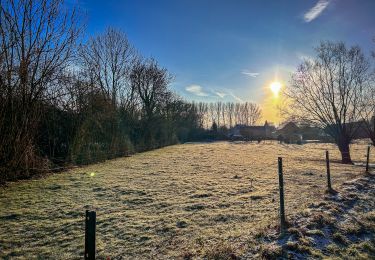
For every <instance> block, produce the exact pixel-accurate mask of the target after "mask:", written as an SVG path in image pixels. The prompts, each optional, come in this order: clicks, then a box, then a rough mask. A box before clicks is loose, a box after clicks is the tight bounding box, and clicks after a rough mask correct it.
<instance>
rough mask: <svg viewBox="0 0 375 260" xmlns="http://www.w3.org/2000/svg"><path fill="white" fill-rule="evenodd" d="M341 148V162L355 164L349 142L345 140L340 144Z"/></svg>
mask: <svg viewBox="0 0 375 260" xmlns="http://www.w3.org/2000/svg"><path fill="white" fill-rule="evenodd" d="M339 150H340V153H341V162H342V163H345V164H353V162H352V159H351V157H350V149H349V143H347V142H345V143H342V144H339Z"/></svg>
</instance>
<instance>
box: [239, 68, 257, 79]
mask: <svg viewBox="0 0 375 260" xmlns="http://www.w3.org/2000/svg"><path fill="white" fill-rule="evenodd" d="M241 73H242V74H244V75H246V76H249V77H252V78H256V77H257V76H259V74H260V73H259V72H251V71H248V70H243V71H241Z"/></svg>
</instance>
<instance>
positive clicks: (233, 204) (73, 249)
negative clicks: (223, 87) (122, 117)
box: [0, 142, 375, 259]
mask: <svg viewBox="0 0 375 260" xmlns="http://www.w3.org/2000/svg"><path fill="white" fill-rule="evenodd" d="M326 149H328V150H330V155H331V159H332V162H331V173H332V183H333V187H334V188H335V189H336V190H338V191H339V192H340V190H341V189H342V188H343V187H344V186H345V185H344V186H343V185H342V184H343V183H344V182H347V181H350V180H353V179H355V178H358V177H360V176H362V175H363V172H364V169H363V167H359V166H353V165H342V164H340V163H338V161H339V158H340V157H339V153H338V150H337V149H336V147H335V146H334V145H331V144H306V145H303V146H299V145H285V144H282V145H280V144H277V143H275V142H268V143H261V144H255V143H228V142H215V143H191V144H183V145H175V146H170V147H166V148H163V149H159V150H155V151H151V152H146V153H142V154H137V155H134V156H132V157H127V158H119V159H115V160H111V161H107V162H105V163H101V164H95V165H90V166H87V167H82V168H78V169H74V170H72V171H69V172H65V173H60V174H53V175H49V176H46V177H45V178H43V179H36V180H28V181H22V182H17V183H12V184H9V185H8V186H7V187H3V188H0V258H6V257H10V258H25V259H30V258H36V257H41V258H46V257H50V258H53V259H55V258H57V259H75V258H77V259H78V258H82V256H83V245H84V241H83V239H84V221H83V217H84V211H85V210H86V209H93V210H96V212H97V254H98V256H99V257H100V258H104V257H107V256H110V257H111V258H116V257H120V256H122V257H123V258H124V259H130V258H134V257H137V259H139V258H150V257H151V258H179V257H185V258H189V257H193V258H200V257H203V256H206V257H215V256H218V255H220V254H223V255H224V256H225V255H229V256H231V257H234V256H247V257H251V256H252V255H256V254H257V253H259V252H260V251H261V250H263V251H262V252H263V253H264V254H265V256H266V255H267V252H270V253H271V254H272V252H273V251H272V250H269V248H268V247H267V246H270V247H271V248H272V247H273V245H272V243H273V241H271V240H272V236H271V237H268V235H267V234H264V235H262V232H268V231H267V230H272V226H274V225H275V224H277V223H278V221H277V216H278V184H277V183H278V178H277V157H278V156H282V157H283V158H284V159H283V160H284V171H285V177H284V181H285V196H286V202H285V203H286V212H287V215H288V218H289V217H290V218H291V217H292V216H294V215H298V214H300V212H303V211H306V210H309V209H310V208H311V205H315V204H317V205H319V203H327V199H325V196H326V194H325V189H326V178H325V161H324V158H325V150H326ZM351 149H352V157H353V159H354V161H357V162H362V161H363V160H364V159H365V153H366V146H365V145H364V144H355V145H352V147H351ZM374 153H375V152H374V151H373V152H372V155H371V161H372V162H374V161H375V156H374ZM339 194H340V193H339ZM348 214H351V213H348ZM267 237H268V240H267V241H266V238H267ZM274 239H275V238H274ZM260 242H262V243H263V242H264V243H265V246H264V248H260V247H259V243H260ZM292 242H293V241H292Z"/></svg>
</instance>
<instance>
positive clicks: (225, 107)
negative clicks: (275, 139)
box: [192, 101, 262, 129]
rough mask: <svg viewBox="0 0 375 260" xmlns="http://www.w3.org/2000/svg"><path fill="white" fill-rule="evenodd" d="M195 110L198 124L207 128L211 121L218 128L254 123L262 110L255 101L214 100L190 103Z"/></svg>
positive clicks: (209, 126)
mask: <svg viewBox="0 0 375 260" xmlns="http://www.w3.org/2000/svg"><path fill="white" fill-rule="evenodd" d="M192 105H193V106H194V108H195V110H196V111H197V114H198V118H199V126H200V127H201V128H205V129H209V128H211V127H212V125H213V123H215V124H216V126H217V127H218V128H226V129H229V128H232V127H234V126H235V125H238V124H241V125H255V124H256V123H258V122H259V120H260V118H261V117H262V110H261V108H260V106H259V105H258V104H256V103H251V102H243V103H238V102H221V101H219V102H215V103H205V102H198V103H194V102H193V103H192Z"/></svg>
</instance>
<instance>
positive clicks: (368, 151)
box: [366, 146, 370, 173]
mask: <svg viewBox="0 0 375 260" xmlns="http://www.w3.org/2000/svg"><path fill="white" fill-rule="evenodd" d="M369 163H370V146H368V147H367V160H366V173H369Z"/></svg>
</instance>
